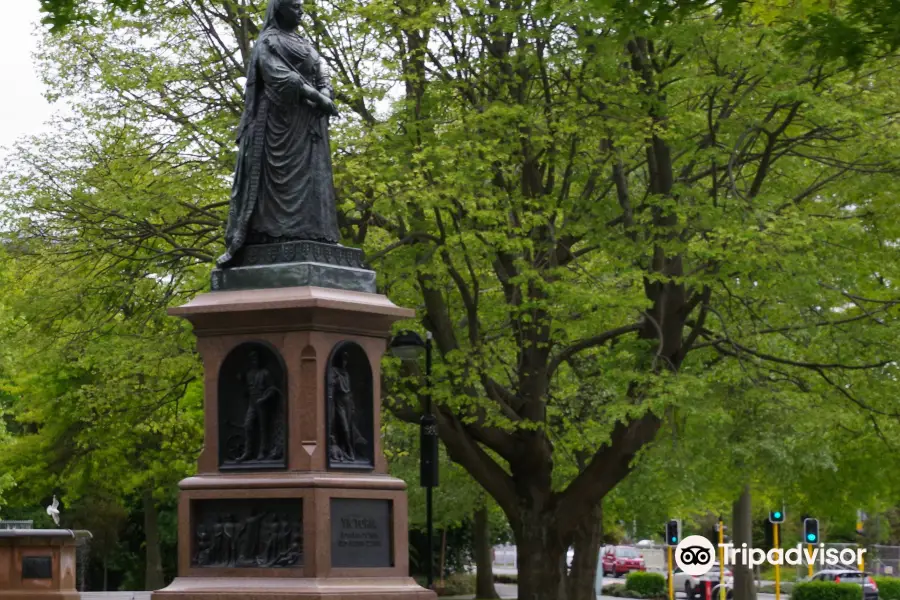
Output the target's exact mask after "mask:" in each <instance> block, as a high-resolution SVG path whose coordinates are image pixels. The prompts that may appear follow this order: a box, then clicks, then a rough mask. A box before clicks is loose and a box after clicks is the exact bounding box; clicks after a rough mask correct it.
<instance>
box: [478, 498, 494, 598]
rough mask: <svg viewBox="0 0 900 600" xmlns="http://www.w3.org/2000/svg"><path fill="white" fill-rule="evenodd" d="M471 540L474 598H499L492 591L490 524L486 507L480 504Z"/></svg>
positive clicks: (492, 571)
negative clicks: (473, 546)
mask: <svg viewBox="0 0 900 600" xmlns="http://www.w3.org/2000/svg"><path fill="white" fill-rule="evenodd" d="M472 529H473V531H472V538H473V540H474V543H475V597H476V598H484V599H485V600H487V599H488V598H499V597H500V595H499V594H498V593H497V590H496V589H494V570H493V567H494V565H493V561H492V560H491V524H490V522H489V521H488V509H487V506H486V505H484V504H482V505H481V507H480V508H479V509H478V510H476V511H475V522H474V525H473V528H472Z"/></svg>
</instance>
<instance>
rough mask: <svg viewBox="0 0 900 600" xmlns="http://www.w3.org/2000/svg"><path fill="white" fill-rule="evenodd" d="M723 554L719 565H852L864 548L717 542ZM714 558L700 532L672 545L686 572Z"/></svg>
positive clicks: (700, 571)
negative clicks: (786, 546) (792, 546)
mask: <svg viewBox="0 0 900 600" xmlns="http://www.w3.org/2000/svg"><path fill="white" fill-rule="evenodd" d="M719 548H720V551H721V552H722V555H723V559H724V560H723V561H722V568H724V567H726V566H729V565H744V566H747V567H749V568H751V569H752V568H754V567H758V566H760V565H762V564H765V563H766V562H768V563H769V564H770V565H791V566H800V565H815V564H818V565H820V566H821V567H822V568H824V567H826V566H828V567H834V566H837V565H839V564H843V565H846V566H848V567H852V566H855V565H859V564H862V561H863V556H864V555H865V553H866V549H865V548H843V549H838V548H826V547H825V544H819V545H818V547H815V546H813V545H812V544H810V545H808V546H804V545H802V544H797V546H796V547H794V548H772V549H771V550H769V551H768V552H766V551H765V550H763V549H762V548H749V547H748V546H747V544H741V547H740V548H735V547H734V545H733V544H719ZM715 558H716V549H715V547H714V546H713V545H712V542H710V541H709V540H708V539H706V538H705V537H703V536H702V535H689V536H688V537H686V538H684V539H683V540H681V543H679V544H678V546H676V547H675V564H677V565H678V568H680V569H681V570H682V571H684V572H685V573H687V574H688V575H693V576H694V577H699V576H701V575H706V574H707V573H709V571H710V570H712V567H713V563H714V562H715Z"/></svg>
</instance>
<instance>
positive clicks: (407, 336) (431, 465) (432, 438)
mask: <svg viewBox="0 0 900 600" xmlns="http://www.w3.org/2000/svg"><path fill="white" fill-rule="evenodd" d="M390 350H391V354H393V355H394V356H396V357H398V358H400V359H401V360H416V359H417V358H418V357H419V355H420V354H421V353H422V351H423V350H424V352H425V410H424V412H423V414H422V418H421V419H420V420H419V452H420V454H419V484H420V485H421V486H422V487H424V488H425V527H426V533H427V537H428V552H427V554H426V560H427V561H428V588H429V589H431V588H433V587H434V514H433V510H432V509H433V504H432V491H433V489H434V488H436V487H437V485H438V433H437V422H436V420H435V418H434V414H432V410H431V332H430V331H429V332H428V333H427V335H426V339H425V341H423V340H422V337H421V336H420V335H419V334H417V333H416V332H414V331H402V332H400V333H398V334H397V335H396V336H395V337H394V339H392V340H391V345H390Z"/></svg>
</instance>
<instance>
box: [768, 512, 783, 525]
mask: <svg viewBox="0 0 900 600" xmlns="http://www.w3.org/2000/svg"><path fill="white" fill-rule="evenodd" d="M769 523H784V511H783V510H773V511H771V512H770V513H769Z"/></svg>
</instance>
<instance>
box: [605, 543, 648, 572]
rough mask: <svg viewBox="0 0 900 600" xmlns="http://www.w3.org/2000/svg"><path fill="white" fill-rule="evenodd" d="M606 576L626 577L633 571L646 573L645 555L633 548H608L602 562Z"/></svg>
mask: <svg viewBox="0 0 900 600" xmlns="http://www.w3.org/2000/svg"><path fill="white" fill-rule="evenodd" d="M601 564H602V567H603V574H604V575H615V576H616V577H618V576H619V575H624V574H625V573H629V572H631V571H646V570H647V566H646V565H645V564H644V555H643V554H641V553H640V552H638V551H637V550H636V549H635V548H632V547H631V546H608V547H607V548H606V549H605V550H604V551H603V556H602V561H601Z"/></svg>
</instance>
